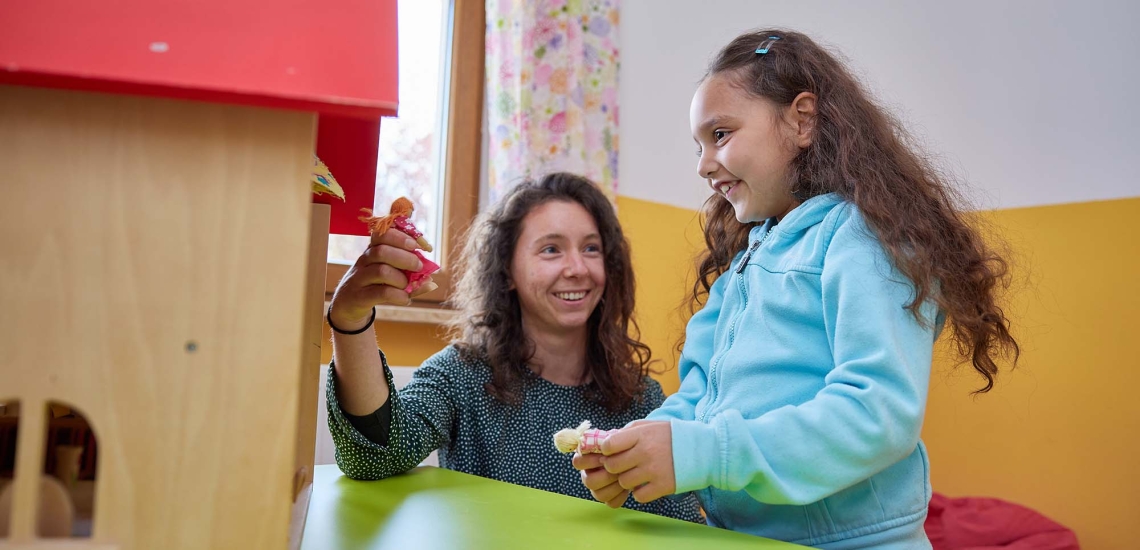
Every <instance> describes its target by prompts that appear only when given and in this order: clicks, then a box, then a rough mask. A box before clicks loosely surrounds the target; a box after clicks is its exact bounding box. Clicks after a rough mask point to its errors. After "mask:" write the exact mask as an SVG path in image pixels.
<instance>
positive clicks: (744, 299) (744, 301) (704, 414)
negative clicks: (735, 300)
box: [697, 227, 772, 421]
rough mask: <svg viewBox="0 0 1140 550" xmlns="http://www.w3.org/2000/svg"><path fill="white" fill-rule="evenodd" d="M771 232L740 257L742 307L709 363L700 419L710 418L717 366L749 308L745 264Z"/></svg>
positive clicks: (733, 318) (739, 275) (715, 386)
mask: <svg viewBox="0 0 1140 550" xmlns="http://www.w3.org/2000/svg"><path fill="white" fill-rule="evenodd" d="M771 234H772V227H769V228H768V231H766V232H764V235H763V236H762V237H760V238H759V239H757V240H756V242H754V243H752V246H749V247H748V251H747V252H745V253H744V257H743V258H741V259H740V265H738V266H736V270H735V274H736V275H738V277H736V288H737V290H738V291H739V292H740V304H741V305H740V309H739V310H737V312H736V315H734V316H733V317H732V324H730V325H729V326H728V343H727V344H726V345H725V347H724V350H723V351H721V353H720V355H719V356H718V357H717V359H718V360H717V361H715V362H713V363H711V364H710V365H709V399H708V402H707V404H706V405H705V408H704V410H703V411H701V414H700V416H698V417H697V419H698V420H701V421H705V420H708V413H709V409H711V408H712V405H713V403H715V402H716V394H717V377H716V371H717V368H716V367H717V365H719V364H720V363H721V362H722V361H724V354H725V353H728V350H729V349H731V348H732V344H733V342H735V341H736V325H737V324H738V323H739V322H740V318H741V317H743V316H744V311H745V310H747V309H748V292H747V289H745V287H744V266H746V265H748V262H749V260H751V259H752V254H754V253H755V252H756V250H757V249H759V248H760V245H762V244H764V241H766V240H768V235H771Z"/></svg>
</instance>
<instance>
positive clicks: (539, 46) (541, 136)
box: [486, 0, 619, 201]
mask: <svg viewBox="0 0 1140 550" xmlns="http://www.w3.org/2000/svg"><path fill="white" fill-rule="evenodd" d="M486 5H487V37H486V48H487V52H486V53H487V67H486V69H487V70H486V74H487V102H488V103H487V128H488V132H489V147H488V157H489V163H490V165H489V166H488V177H489V184H490V198H491V201H496V200H498V198H499V197H501V196H502V195H503V194H504V193H505V192H506V191H507V190H509V189H510V188H511V187H512V186H514V185H515V184H517V183H518V182H519V181H521V180H522V179H524V178H529V177H538V176H541V175H542V174H544V173H546V172H551V171H560V170H564V171H570V172H575V173H578V174H582V175H584V176H586V177H588V178H590V179H592V180H593V181H594V182H596V183H598V184H599V185H600V186H601V187H602V189H603V190H604V191H605V192H606V194H607V195H609V197H610V199H611V200H613V198H614V196H615V195H616V193H617V185H618V163H617V158H618V105H617V99H618V97H617V96H618V88H617V79H618V21H619V19H618V0H487V4H486Z"/></svg>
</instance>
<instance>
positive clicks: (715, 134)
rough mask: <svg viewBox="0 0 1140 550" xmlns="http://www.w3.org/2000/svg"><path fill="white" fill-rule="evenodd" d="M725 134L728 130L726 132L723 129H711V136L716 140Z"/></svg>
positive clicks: (722, 137) (726, 134)
mask: <svg viewBox="0 0 1140 550" xmlns="http://www.w3.org/2000/svg"><path fill="white" fill-rule="evenodd" d="M726 136H728V132H726V131H724V130H714V131H713V138H715V139H716V140H717V141H720V140H722V139H724V138H725V137H726Z"/></svg>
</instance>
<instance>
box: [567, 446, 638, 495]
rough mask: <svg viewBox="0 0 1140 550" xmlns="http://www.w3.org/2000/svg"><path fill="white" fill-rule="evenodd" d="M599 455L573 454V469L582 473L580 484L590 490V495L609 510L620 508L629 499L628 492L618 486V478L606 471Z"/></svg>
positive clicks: (602, 458)
mask: <svg viewBox="0 0 1140 550" xmlns="http://www.w3.org/2000/svg"><path fill="white" fill-rule="evenodd" d="M603 460H604V457H603V456H602V455H600V454H596V453H591V454H586V455H584V454H581V453H574V459H573V461H572V462H573V464H574V467H575V468H577V469H578V470H581V471H582V484H583V485H585V486H586V488H587V489H589V490H590V495H592V496H593V497H594V499H595V500H597V501H599V502H604V503H606V506H609V507H610V508H621V505H622V504H625V501H626V499H627V498H629V491H627V490H626V489H625V488H623V487H622V486H621V485H619V484H618V476H616V475H614V474H611V473H609V472H607V471H606V469H605V467H603V465H602V461H603Z"/></svg>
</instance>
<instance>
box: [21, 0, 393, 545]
mask: <svg viewBox="0 0 1140 550" xmlns="http://www.w3.org/2000/svg"><path fill="white" fill-rule="evenodd" d="M395 111H396V9H395V0H339V1H328V2H323V1H322V2H318V1H316V0H299V1H294V2H285V3H281V2H273V1H270V0H229V1H221V0H197V1H196V2H165V1H152V0H120V1H117V2H110V3H108V2H71V1H67V0H36V1H34V2H6V3H3V6H2V7H0V150H2V151H4V155H5V168H6V169H5V170H4V177H3V178H2V179H0V191H2V193H3V195H4V200H3V201H0V232H2V233H3V235H4V238H3V239H2V240H0V258H3V261H2V266H3V267H2V268H0V311H3V314H2V315H0V350H3V351H4V353H3V362H2V363H0V402H11V403H18V404H19V407H20V410H21V411H22V414H21V415H20V417H19V422H20V424H19V430H18V436H17V439H18V440H17V451H16V453H17V456H16V459H15V469H14V475H15V477H14V479H13V480H12V482H11V491H12V498H13V500H12V502H13V506H12V509H11V515H10V517H9V518H7V519H8V525H9V526H10V530H9V534H8V535H7V538H0V549H7V550H11V549H33V548H60V547H66V548H70V549H91V548H97V549H119V550H144V549H151V548H163V549H175V550H176V549H186V550H190V549H201V548H241V549H260V548H264V549H284V548H287V547H291V546H292V547H296V546H297V545H298V544H299V542H300V533H301V529H302V527H303V525H304V522H305V514H306V510H307V508H308V499H309V495H310V493H311V487H312V472H313V468H312V466H313V449H314V442H313V437H314V434H315V426H314V423H315V421H316V400H317V395H316V394H317V390H316V388H317V383H318V380H317V376H318V372H319V371H318V369H319V357H320V344H321V342H320V340H321V323H322V313H323V311H322V307H323V299H324V273H325V250H326V247H327V239H328V233H329V229H330V224H331V226H332V229H333V230H334V231H338V232H344V233H357V234H366V233H367V228H366V227H365V226H364V225H363V224H361V223H359V222H357V221H356V216H357V215H358V212H357V210H358V209H359V207H360V206H361V205H363V206H369V207H370V206H371V205H372V199H373V197H372V194H373V186H374V184H375V162H376V146H377V139H378V133H379V125H380V117H381V116H385V115H394V114H395ZM314 152H316V153H317V154H318V155H319V156H321V158H322V160H324V161H325V162H326V163H327V164H328V165H329V167H330V168H331V169H332V170H333V172H334V173H335V174H336V175H337V178H338V179H339V180H340V183H341V185H342V187H343V188H344V190H345V192H346V195H347V201H346V202H345V203H341V202H339V201H336V200H333V201H331V204H313V202H314V201H313V197H312V195H311V193H310V184H309V175H310V173H311V168H312V162H313V160H312V159H313V154H314ZM325 202H329V201H327V200H326V201H325ZM48 402H55V403H60V404H62V405H65V406H67V407H71V408H73V409H74V410H76V411H77V412H79V413H80V414H82V415H83V417H84V418H85V419H86V420H87V421H88V422H89V423H90V425H91V429H92V431H93V432H94V433H95V435H96V437H97V438H98V445H99V457H98V464H97V475H96V479H97V483H96V486H95V495H94V518H93V524H92V534H91V537H89V538H80V539H68V540H61V539H52V538H46V535H47V533H42V532H38V531H37V527H36V521H37V518H36V516H37V510H38V505H39V502H40V501H41V500H42V499H44V498H45V497H44V495H43V494H42V492H41V491H40V490H39V489H38V487H39V476H40V475H41V473H40V472H41V471H42V469H43V464H44V456H43V453H44V436H45V431H46V428H45V424H44V422H45V415H44V414H42V412H41V411H44V410H45V406H46V404H47V403H48Z"/></svg>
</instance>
